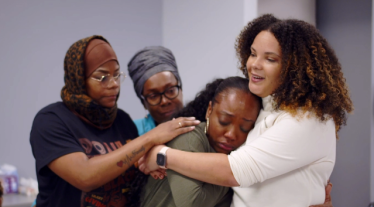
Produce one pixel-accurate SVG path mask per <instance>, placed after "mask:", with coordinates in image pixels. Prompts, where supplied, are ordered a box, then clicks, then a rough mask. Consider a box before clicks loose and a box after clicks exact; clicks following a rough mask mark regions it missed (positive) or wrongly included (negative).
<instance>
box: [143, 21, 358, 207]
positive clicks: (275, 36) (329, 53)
mask: <svg viewBox="0 0 374 207" xmlns="http://www.w3.org/2000/svg"><path fill="white" fill-rule="evenodd" d="M236 50H237V54H238V56H239V60H240V63H241V66H240V69H241V70H242V71H243V73H244V74H245V75H246V76H247V77H248V78H249V89H250V91H251V92H252V93H254V94H256V95H257V96H259V97H261V98H262V103H263V109H262V110H261V112H260V114H259V117H258V119H257V121H256V124H255V128H254V129H253V130H252V131H251V132H250V133H249V134H248V137H247V141H246V143H245V144H244V145H243V146H241V147H240V148H238V149H237V150H235V151H232V152H231V153H230V154H229V155H225V154H207V153H205V154H204V153H191V152H183V151H180V150H176V149H168V150H167V153H164V154H165V155H166V156H167V159H166V166H167V168H168V169H171V170H174V171H176V172H178V173H181V174H183V175H185V176H188V177H191V178H194V179H197V180H200V181H203V182H207V183H212V184H216V185H223V186H232V187H234V188H233V189H234V196H233V202H232V206H235V207H240V206H251V207H253V206H254V207H256V206H287V207H289V206H309V205H315V204H319V203H323V201H324V199H325V190H324V189H325V185H326V184H327V181H328V179H329V177H330V175H331V172H332V170H333V168H334V164H335V152H336V139H337V138H338V135H337V132H338V130H339V129H340V127H341V126H342V125H344V124H346V113H349V112H351V111H352V110H353V106H352V101H351V99H350V97H349V93H348V89H347V86H346V83H345V79H344V77H343V73H342V70H341V66H340V63H339V61H338V59H337V57H336V55H335V53H334V51H333V49H332V48H331V47H330V46H329V45H328V43H327V41H326V40H325V39H324V38H323V37H322V36H321V34H320V33H319V32H318V30H317V29H316V28H315V27H314V26H312V25H310V24H308V23H306V22H304V21H300V20H294V19H286V20H280V19H277V18H275V17H274V16H272V15H263V16H261V17H259V18H257V19H255V20H253V21H252V22H250V23H248V25H247V26H246V27H245V28H244V29H243V30H242V32H241V33H240V35H239V37H238V39H237V44H236ZM161 148H163V146H157V147H154V148H153V149H152V150H151V151H150V152H149V153H148V157H147V159H146V163H145V164H146V166H145V167H146V169H145V170H146V171H147V170H155V169H157V168H159V167H158V166H157V165H156V164H155V163H156V162H155V160H156V155H157V153H158V152H159V151H160V149H161Z"/></svg>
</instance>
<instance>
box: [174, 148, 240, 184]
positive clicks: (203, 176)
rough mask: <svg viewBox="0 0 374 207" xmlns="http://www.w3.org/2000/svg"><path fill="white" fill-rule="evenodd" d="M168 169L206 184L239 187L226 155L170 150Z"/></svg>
mask: <svg viewBox="0 0 374 207" xmlns="http://www.w3.org/2000/svg"><path fill="white" fill-rule="evenodd" d="M167 168H169V169H172V170H174V171H176V172H178V173H180V174H182V175H185V176H187V177H190V178H194V179H196V180H200V181H203V182H206V183H212V184H215V185H221V186H228V187H233V186H239V184H238V183H237V182H236V180H235V178H234V175H233V174H232V171H231V168H230V163H229V160H228V158H227V155H225V154H220V153H193V152H184V151H180V150H175V149H169V150H168V151H167Z"/></svg>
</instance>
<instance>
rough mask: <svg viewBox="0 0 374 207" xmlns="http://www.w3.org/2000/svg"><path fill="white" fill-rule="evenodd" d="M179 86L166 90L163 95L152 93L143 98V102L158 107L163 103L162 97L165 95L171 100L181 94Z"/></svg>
mask: <svg viewBox="0 0 374 207" xmlns="http://www.w3.org/2000/svg"><path fill="white" fill-rule="evenodd" d="M180 88H181V87H180V86H179V85H176V86H172V87H169V88H167V89H165V90H164V91H163V92H162V93H150V94H148V95H146V96H141V97H142V99H143V100H145V101H147V103H148V104H149V105H152V106H156V105H158V104H160V103H161V100H162V95H164V96H165V97H166V98H168V99H169V100H173V99H175V98H176V97H177V96H178V94H179V89H180Z"/></svg>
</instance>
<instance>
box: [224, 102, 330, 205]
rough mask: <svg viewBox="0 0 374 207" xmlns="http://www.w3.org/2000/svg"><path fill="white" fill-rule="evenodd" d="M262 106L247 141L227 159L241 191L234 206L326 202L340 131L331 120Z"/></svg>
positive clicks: (237, 192)
mask: <svg viewBox="0 0 374 207" xmlns="http://www.w3.org/2000/svg"><path fill="white" fill-rule="evenodd" d="M262 102H263V107H264V109H263V110H261V112H260V114H259V117H258V119H257V121H256V124H255V127H254V129H253V130H252V131H251V132H250V133H249V134H248V138H247V141H246V143H245V144H244V145H243V146H241V147H240V148H239V149H237V150H236V151H233V152H231V154H230V155H229V156H228V159H229V162H230V166H231V170H232V172H233V174H234V177H235V179H236V180H237V182H238V183H239V185H240V187H234V188H233V190H234V197H233V201H232V205H231V206H232V207H246V206H248V207H249V206H250V207H263V206H266V207H270V206H277V207H282V206H285V207H294V206H295V207H306V206H309V205H315V204H322V203H323V202H324V200H325V185H326V184H327V181H328V179H329V177H330V175H331V172H332V170H333V167H334V164H335V152H336V133H335V124H334V122H333V120H332V119H329V120H327V121H325V122H322V121H320V120H319V118H317V117H315V116H314V115H312V114H311V113H306V114H305V115H303V116H292V115H291V114H289V113H287V112H284V111H274V110H273V108H272V98H271V97H270V96H268V97H266V98H263V100H262Z"/></svg>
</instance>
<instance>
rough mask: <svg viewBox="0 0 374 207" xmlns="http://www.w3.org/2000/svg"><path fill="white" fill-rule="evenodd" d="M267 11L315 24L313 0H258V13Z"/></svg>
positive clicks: (314, 2)
mask: <svg viewBox="0 0 374 207" xmlns="http://www.w3.org/2000/svg"><path fill="white" fill-rule="evenodd" d="M267 13H272V14H274V16H276V17H278V18H281V19H288V18H294V19H300V20H304V21H306V22H308V23H310V24H312V25H316V1H315V0H282V1H279V0H259V1H258V15H262V14H267Z"/></svg>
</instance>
